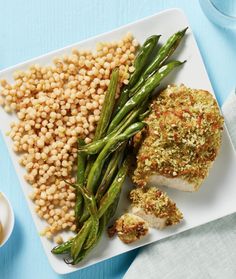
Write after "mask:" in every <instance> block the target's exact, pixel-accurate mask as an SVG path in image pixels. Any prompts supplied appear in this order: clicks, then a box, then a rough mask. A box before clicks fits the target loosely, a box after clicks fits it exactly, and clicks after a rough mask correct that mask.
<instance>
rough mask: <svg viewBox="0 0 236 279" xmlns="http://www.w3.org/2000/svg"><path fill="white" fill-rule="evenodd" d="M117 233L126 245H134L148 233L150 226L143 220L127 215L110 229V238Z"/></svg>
mask: <svg viewBox="0 0 236 279" xmlns="http://www.w3.org/2000/svg"><path fill="white" fill-rule="evenodd" d="M116 233H117V235H118V237H119V238H120V240H121V241H123V242H124V243H126V244H128V243H132V242H134V241H136V240H138V239H140V238H141V237H142V236H145V235H146V234H147V233H148V224H147V222H145V221H144V220H143V219H142V218H140V217H138V216H135V215H133V214H130V213H126V214H124V215H122V216H121V217H120V218H119V219H118V220H116V222H115V224H114V225H113V226H112V227H110V228H109V229H108V235H109V236H110V237H112V236H114V235H115V234H116Z"/></svg>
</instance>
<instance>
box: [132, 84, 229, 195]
mask: <svg viewBox="0 0 236 279" xmlns="http://www.w3.org/2000/svg"><path fill="white" fill-rule="evenodd" d="M145 122H147V124H148V128H147V129H146V134H145V135H144V138H143V139H142V144H141V145H140V147H139V149H138V151H137V153H136V158H137V165H136V168H135V170H134V171H133V174H132V180H133V182H134V183H135V184H136V185H137V186H140V187H144V186H146V185H152V186H155V185H156V186H158V185H163V186H168V187H171V188H176V189H179V190H182V191H190V192H192V191H196V190H198V189H199V187H200V185H201V184H202V182H203V181H204V179H205V178H206V177H207V175H208V173H209V169H210V167H211V166H212V163H213V162H214V160H215V158H216V156H217V154H218V151H219V148H220V145H221V138H222V130H223V122H224V121H223V117H222V116H221V114H220V111H219V108H218V106H217V102H216V100H215V98H214V97H213V96H212V95H211V94H210V93H209V92H207V91H204V90H195V89H189V88H187V87H185V86H184V85H181V86H168V87H167V89H166V90H164V91H163V92H161V94H160V95H159V96H158V97H157V99H156V100H154V101H153V103H152V112H151V113H150V115H149V116H148V117H147V118H146V119H145ZM134 142H135V139H134ZM136 145H137V142H136Z"/></svg>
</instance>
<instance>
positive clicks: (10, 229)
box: [0, 191, 15, 248]
mask: <svg viewBox="0 0 236 279" xmlns="http://www.w3.org/2000/svg"><path fill="white" fill-rule="evenodd" d="M0 195H1V196H2V197H0V199H4V200H5V202H6V204H7V207H8V210H9V213H10V214H9V216H10V220H9V222H10V225H9V229H8V232H7V234H6V235H5V236H4V239H3V242H2V243H1V244H0V248H2V247H3V246H4V244H6V242H7V241H8V239H9V238H10V236H11V234H12V231H13V228H14V224H15V217H14V211H13V208H12V205H11V203H10V201H9V199H8V198H7V196H6V195H5V194H4V193H3V192H1V191H0ZM3 229H4V228H3Z"/></svg>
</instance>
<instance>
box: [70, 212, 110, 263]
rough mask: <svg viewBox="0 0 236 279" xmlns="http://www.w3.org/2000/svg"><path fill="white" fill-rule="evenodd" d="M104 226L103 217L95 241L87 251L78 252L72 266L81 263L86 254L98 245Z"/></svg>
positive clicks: (105, 222)
mask: <svg viewBox="0 0 236 279" xmlns="http://www.w3.org/2000/svg"><path fill="white" fill-rule="evenodd" d="M106 224H107V220H106V216H105V215H103V216H102V218H101V221H100V224H99V230H98V233H97V238H96V241H95V242H94V243H93V245H92V246H90V247H89V248H88V249H85V248H83V249H82V250H81V251H80V253H79V255H78V256H77V258H76V259H75V260H73V261H72V262H71V264H72V265H76V264H78V263H79V262H81V261H82V260H83V259H84V258H85V257H86V256H87V255H88V253H89V252H90V251H91V250H92V249H93V248H94V247H95V246H96V245H97V244H98V242H99V240H100V239H101V236H102V233H103V231H104V230H105V227H106Z"/></svg>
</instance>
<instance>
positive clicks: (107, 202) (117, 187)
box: [52, 160, 128, 259]
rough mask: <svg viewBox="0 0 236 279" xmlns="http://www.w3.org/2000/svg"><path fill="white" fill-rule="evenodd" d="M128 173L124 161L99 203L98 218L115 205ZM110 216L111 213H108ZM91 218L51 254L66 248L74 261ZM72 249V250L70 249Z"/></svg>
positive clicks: (58, 252)
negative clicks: (70, 238) (71, 237)
mask: <svg viewBox="0 0 236 279" xmlns="http://www.w3.org/2000/svg"><path fill="white" fill-rule="evenodd" d="M127 172H128V163H127V160H125V161H124V162H123V164H122V166H121V168H120V169H119V171H118V173H117V175H116V177H115V179H114V181H113V182H112V184H111V186H110V188H109V190H108V191H107V193H106V194H105V195H104V197H103V199H102V200H101V202H100V205H99V209H98V218H99V219H101V218H102V217H103V216H104V214H105V213H106V214H108V213H109V211H108V210H109V209H111V208H112V205H113V204H114V203H115V201H116V199H117V197H118V196H119V193H120V192H121V189H122V185H123V183H124V180H125V177H126V175H127ZM110 214H111V212H110ZM91 223H92V222H91V217H90V218H89V219H88V220H87V221H86V222H85V223H84V225H83V227H82V228H81V230H80V231H79V233H78V234H77V235H76V236H75V237H74V238H73V239H72V240H70V241H67V242H65V243H62V244H61V245H58V246H56V247H55V248H53V249H52V253H54V254H62V253H64V252H65V249H64V248H63V247H66V251H68V250H70V249H71V256H72V257H73V258H74V259H76V258H77V257H78V255H79V253H80V251H81V249H82V246H83V244H84V242H85V240H86V238H87V237H88V234H89V230H90V227H91ZM72 247H73V249H72Z"/></svg>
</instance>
